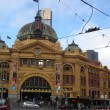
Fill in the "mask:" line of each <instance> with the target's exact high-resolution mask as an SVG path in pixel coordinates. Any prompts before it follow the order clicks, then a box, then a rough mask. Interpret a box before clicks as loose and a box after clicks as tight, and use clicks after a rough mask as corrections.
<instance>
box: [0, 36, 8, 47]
mask: <svg viewBox="0 0 110 110" xmlns="http://www.w3.org/2000/svg"><path fill="white" fill-rule="evenodd" d="M6 46H7V45H6V44H5V41H3V40H1V38H0V48H4V47H6Z"/></svg>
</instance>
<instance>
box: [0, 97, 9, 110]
mask: <svg viewBox="0 0 110 110" xmlns="http://www.w3.org/2000/svg"><path fill="white" fill-rule="evenodd" d="M0 110H10V104H9V100H7V99H4V98H3V99H1V98H0Z"/></svg>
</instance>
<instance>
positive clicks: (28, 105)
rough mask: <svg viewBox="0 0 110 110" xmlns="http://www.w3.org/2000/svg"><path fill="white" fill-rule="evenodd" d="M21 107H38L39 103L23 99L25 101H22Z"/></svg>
mask: <svg viewBox="0 0 110 110" xmlns="http://www.w3.org/2000/svg"><path fill="white" fill-rule="evenodd" d="M23 107H24V108H39V105H37V104H35V103H34V102H31V101H25V102H23Z"/></svg>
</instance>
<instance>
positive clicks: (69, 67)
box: [63, 65, 72, 71]
mask: <svg viewBox="0 0 110 110" xmlns="http://www.w3.org/2000/svg"><path fill="white" fill-rule="evenodd" d="M63 70H64V71H72V66H71V65H65V66H64V69H63Z"/></svg>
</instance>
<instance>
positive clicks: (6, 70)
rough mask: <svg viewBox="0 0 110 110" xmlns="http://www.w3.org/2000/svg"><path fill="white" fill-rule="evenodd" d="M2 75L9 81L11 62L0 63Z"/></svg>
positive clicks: (0, 75) (0, 73)
mask: <svg viewBox="0 0 110 110" xmlns="http://www.w3.org/2000/svg"><path fill="white" fill-rule="evenodd" d="M0 71H1V72H0V77H1V78H2V79H3V80H4V81H9V64H8V63H7V62H2V63H1V64H0Z"/></svg>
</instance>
